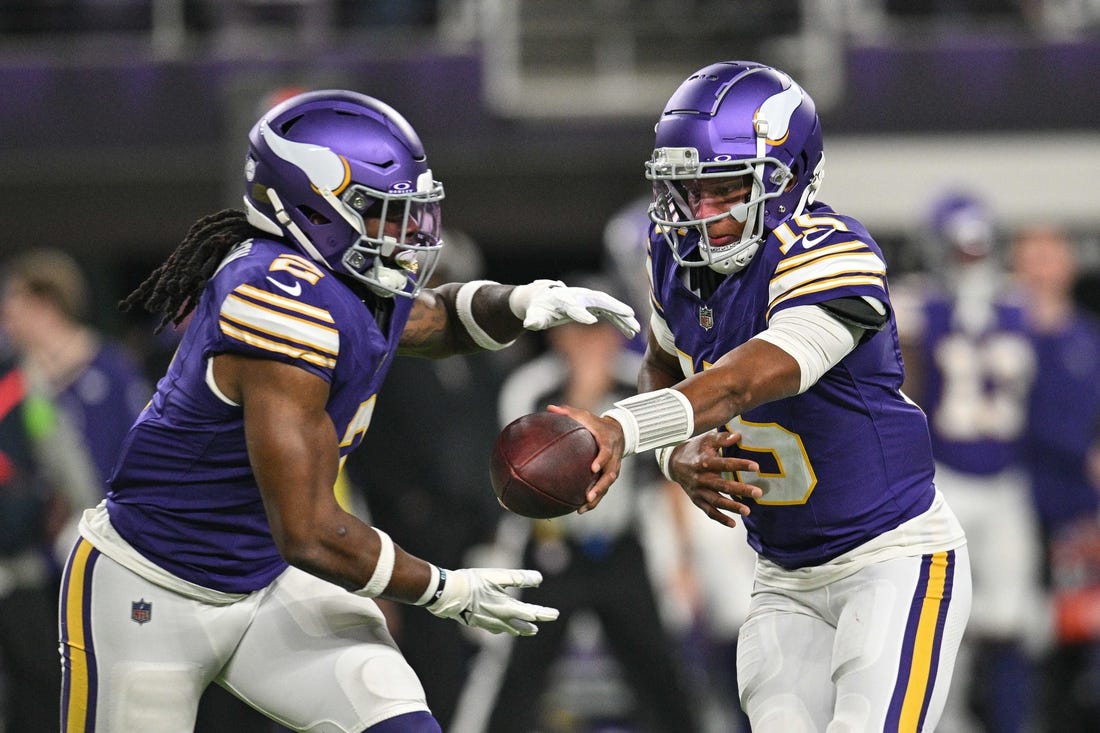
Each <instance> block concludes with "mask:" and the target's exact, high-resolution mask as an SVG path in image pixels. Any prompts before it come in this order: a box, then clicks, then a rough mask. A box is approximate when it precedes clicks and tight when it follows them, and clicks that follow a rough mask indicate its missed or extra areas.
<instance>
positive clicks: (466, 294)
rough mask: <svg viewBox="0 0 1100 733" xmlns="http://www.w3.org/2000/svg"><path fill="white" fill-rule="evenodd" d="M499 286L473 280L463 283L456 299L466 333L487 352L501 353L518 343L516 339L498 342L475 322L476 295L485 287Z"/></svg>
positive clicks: (491, 282) (456, 306)
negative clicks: (474, 306)
mask: <svg viewBox="0 0 1100 733" xmlns="http://www.w3.org/2000/svg"><path fill="white" fill-rule="evenodd" d="M499 284H500V283H497V282H494V281H492V280H471V281H469V282H468V283H463V285H462V287H460V288H459V289H458V295H457V296H456V297H455V310H457V311H458V320H459V321H460V322H461V323H462V325H463V326H464V327H465V328H466V333H468V334H470V338H472V339H473V340H474V343H475V344H477V345H478V346H480V347H481V348H483V349H486V350H487V351H500V350H501V349H504V348H507V347H509V346H511V345H512V344H514V343H515V342H516V341H515V339H512V340H511V341H508V342H506V343H502V342H500V341H497V340H496V339H495V338H493V337H492V336H490V335H489V334H488V333H486V331H485V329H484V328H482V327H481V326H479V325H478V323H477V321H476V320H474V311H473V302H474V293H476V292H477V291H478V290H479V289H481V287H482V286H483V285H499Z"/></svg>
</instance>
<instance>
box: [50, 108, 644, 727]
mask: <svg viewBox="0 0 1100 733" xmlns="http://www.w3.org/2000/svg"><path fill="white" fill-rule="evenodd" d="M249 143H250V145H249V149H248V153H247V156H246V158H245V161H244V163H245V166H244V173H245V188H244V210H243V211H237V210H226V211H223V212H221V213H219V214H216V215H213V216H209V217H206V218H204V219H201V220H200V221H198V222H197V223H196V224H195V226H194V227H193V228H192V230H191V231H190V232H189V233H188V235H187V237H186V238H185V239H184V240H183V242H182V243H181V244H180V246H179V247H178V248H177V249H176V250H175V251H174V252H173V253H172V254H171V255H170V256H169V258H168V259H167V260H166V261H165V262H164V263H163V264H162V265H161V266H160V267H159V268H157V269H156V270H155V271H154V272H153V273H152V274H151V275H150V276H149V277H148V278H147V279H146V280H145V282H143V283H142V284H141V285H140V286H139V287H138V288H137V290H135V291H134V292H133V293H132V294H131V295H130V296H129V297H128V298H127V299H126V300H124V301H123V303H122V305H123V307H130V306H133V305H142V306H144V307H146V308H148V309H149V310H151V311H154V312H160V313H163V319H162V320H161V323H160V326H161V327H164V326H165V325H167V324H169V323H174V324H177V325H180V324H183V323H184V322H185V321H187V325H186V331H185V332H184V334H183V337H182V340H181V342H180V344H179V347H178V349H177V351H176V353H175V356H174V357H173V359H172V362H171V364H170V365H169V367H168V370H167V373H166V374H165V375H164V377H163V378H162V379H161V380H160V382H159V383H158V385H157V389H156V393H155V395H154V396H153V399H152V400H151V402H150V403H149V405H148V406H147V407H146V408H145V410H144V411H143V412H142V413H141V415H139V417H138V419H137V421H136V422H135V424H134V425H133V427H132V428H131V430H130V433H129V435H128V437H127V441H126V444H125V446H124V448H123V451H122V455H121V457H120V459H119V461H118V463H117V464H116V466H115V469H114V471H113V473H112V475H111V478H110V480H109V482H108V492H107V498H106V500H105V501H104V502H103V503H102V504H100V505H99V506H98V507H96V508H94V509H90V510H88V511H87V512H86V513H85V515H84V517H83V519H82V521H81V525H80V533H81V538H80V539H79V540H78V542H77V544H76V546H75V547H74V549H73V551H72V554H71V555H70V559H69V562H68V564H67V566H66V570H65V577H64V581H63V587H62V594H61V606H60V626H61V642H62V647H61V648H62V667H63V693H62V722H63V726H62V727H63V729H64V730H65V731H67V732H69V733H72V732H75V731H93V730H94V731H98V732H99V733H103V732H104V731H119V732H121V731H133V730H157V731H184V730H191V728H192V727H193V725H194V721H195V713H196V707H197V704H198V700H199V696H200V695H201V693H202V691H203V689H204V688H205V687H207V686H208V685H210V684H211V683H214V684H218V685H221V686H222V687H224V688H226V689H228V690H229V691H231V692H232V693H233V694H234V695H236V696H237V697H239V698H240V699H242V700H244V701H245V702H247V703H248V704H249V705H251V706H253V707H254V708H256V709H257V710H260V711H262V712H264V713H265V714H266V715H268V716H269V717H271V718H272V719H273V720H275V721H278V722H279V723H280V724H281V725H283V726H285V727H288V728H291V729H293V730H297V731H316V732H318V733H320V732H321V731H324V732H326V733H328V732H330V731H331V732H340V733H361V732H362V731H368V730H369V731H371V733H395V732H397V731H401V732H404V733H426V732H431V731H434V732H438V731H439V730H440V727H439V725H438V723H437V722H436V720H435V719H434V718H433V717H432V715H431V713H430V712H429V707H428V703H427V701H426V700H425V698H424V693H423V688H422V686H421V684H420V682H419V680H418V679H417V677H416V674H415V672H414V671H413V670H412V669H411V668H410V667H409V665H408V664H407V662H406V661H405V659H404V658H403V657H402V655H401V653H400V651H399V650H398V648H397V646H396V645H395V644H394V642H393V639H392V638H391V636H390V634H389V632H388V631H387V628H386V622H385V619H384V617H383V615H382V613H381V611H380V610H379V608H378V606H377V604H376V603H375V602H374V600H373V599H374V598H377V597H384V598H388V599H391V600H394V601H399V602H403V603H409V604H415V605H419V606H424V607H425V608H426V609H427V611H429V612H431V613H433V614H435V615H436V616H440V617H443V618H451V619H455V620H457V621H459V622H460V623H463V624H466V625H469V626H473V627H479V628H482V629H486V630H488V631H491V632H498V633H500V632H503V633H508V634H513V635H518V636H527V635H531V634H534V633H536V631H537V630H538V626H537V624H538V622H543V621H550V620H553V619H554V618H556V617H557V611H556V610H555V609H552V608H545V607H541V606H536V605H532V604H527V603H523V602H521V601H519V600H517V599H515V598H514V597H512V596H511V595H509V594H508V592H507V590H508V589H509V588H512V587H530V586H533V585H537V584H538V583H539V582H540V580H541V576H540V575H539V574H538V573H537V572H534V571H530V570H516V569H501V568H489V569H460V570H447V569H444V568H440V567H437V566H436V565H434V564H431V563H429V562H426V561H424V560H421V559H419V558H416V557H414V556H412V555H410V554H408V553H406V552H405V551H403V550H402V549H401V548H400V547H398V546H397V545H395V544H394V542H393V541H392V540H391V539H390V538H389V536H388V535H387V534H386V533H385V532H383V531H382V530H380V529H377V528H374V527H371V526H369V525H367V524H365V523H364V522H363V521H361V520H360V519H358V518H357V517H355V516H353V515H352V514H349V513H348V512H346V511H345V510H344V509H342V508H341V506H340V505H339V503H338V502H337V500H336V497H335V495H334V491H333V487H334V484H335V482H336V479H337V474H338V470H339V467H340V465H341V463H342V461H343V459H344V458H345V457H346V456H347V454H348V452H349V451H351V450H352V449H354V448H355V446H356V445H357V444H358V443H359V442H360V441H361V440H363V437H364V433H365V432H366V431H367V428H368V427H369V425H370V418H371V413H372V410H373V408H374V405H375V400H376V397H377V394H378V392H379V390H380V389H381V386H382V382H383V378H384V376H385V374H386V372H387V370H388V369H389V367H390V365H391V363H392V361H393V358H394V356H395V355H397V354H407V355H413V356H421V357H426V358H439V357H444V356H448V355H451V354H457V353H465V352H471V351H474V350H476V349H479V348H480V349H499V348H503V347H505V346H507V345H508V344H510V343H511V341H512V340H513V339H515V338H516V337H517V336H519V335H520V334H521V333H522V332H523V331H524V329H528V330H539V329H544V328H548V327H551V326H555V325H559V324H561V323H565V322H569V321H581V322H586V323H591V322H595V321H596V320H598V318H605V319H607V320H609V321H611V322H612V323H614V324H615V325H616V326H618V327H619V328H620V329H622V330H623V331H624V332H625V333H627V334H628V335H633V333H635V332H636V331H637V330H638V323H637V321H636V320H635V318H634V316H633V312H632V311H631V309H630V308H629V307H627V306H625V305H624V304H622V303H620V302H619V301H617V300H615V299H614V298H612V297H610V296H608V295H606V294H604V293H602V292H597V291H593V290H588V289H585V288H573V287H567V286H565V285H564V284H562V283H560V282H556V281H546V280H539V281H535V282H533V283H529V284H526V285H520V286H510V285H501V284H499V283H494V282H489V281H484V280H475V281H471V282H467V283H452V284H446V285H442V286H440V287H438V288H426V287H423V284H424V283H425V282H426V281H427V280H428V278H429V277H430V275H431V273H432V270H433V268H434V266H435V263H436V261H437V258H438V256H439V254H440V252H441V250H442V248H443V246H444V245H443V242H442V241H440V238H439V235H438V232H439V211H440V200H441V199H442V198H443V186H442V184H441V183H440V182H439V181H437V180H436V179H435V178H434V177H433V176H432V172H431V170H430V169H429V168H428V165H427V159H426V156H425V154H424V149H423V146H422V144H421V142H420V139H419V137H418V136H417V134H416V132H415V131H414V130H413V129H412V127H411V126H410V125H409V123H408V122H407V121H406V120H405V119H404V118H403V117H402V116H401V115H400V114H399V113H398V112H396V111H395V110H394V109H392V108H391V107H389V106H388V105H386V104H384V103H382V102H380V101H378V100H376V99H374V98H371V97H368V96H365V95H362V94H357V93H354V92H349V91H339V90H324V91H317V92H307V93H304V94H301V95H298V96H295V97H292V98H290V99H288V100H286V101H284V102H282V103H281V104H279V105H277V106H276V107H274V108H273V109H271V110H270V111H269V112H267V113H266V114H264V115H263V116H262V117H261V118H260V120H259V121H258V122H257V123H256V125H255V126H254V127H253V129H252V131H251V133H250V135H249ZM432 417H433V416H430V415H425V416H424V436H423V439H424V440H425V441H429V440H432V439H433V437H432V432H433V431H432V425H431V420H432ZM379 439H381V440H385V436H379ZM392 449H393V450H394V451H395V452H399V453H403V454H405V455H406V456H407V460H408V462H409V468H410V470H416V463H417V461H418V460H421V458H420V446H418V445H414V444H410V445H394V446H392ZM394 490H395V491H400V490H401V487H399V486H398V487H394Z"/></svg>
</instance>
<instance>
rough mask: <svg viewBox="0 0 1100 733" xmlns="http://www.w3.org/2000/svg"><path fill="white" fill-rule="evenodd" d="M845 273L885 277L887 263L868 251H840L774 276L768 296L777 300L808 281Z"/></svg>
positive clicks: (769, 286)
mask: <svg viewBox="0 0 1100 733" xmlns="http://www.w3.org/2000/svg"><path fill="white" fill-rule="evenodd" d="M843 275H879V276H883V277H885V275H886V264H885V263H884V262H883V261H882V260H880V259H879V258H878V257H875V256H874V255H873V254H870V253H868V252H857V253H838V254H834V255H830V256H828V257H825V258H822V259H819V260H814V261H813V262H807V263H806V264H805V265H803V266H802V267H798V268H795V269H792V270H788V271H787V272H786V273H784V274H783V275H780V276H778V277H774V278H772V280H771V282H769V283H768V298H769V300H775V299H776V298H778V297H779V296H781V295H783V293H785V292H787V291H788V290H794V289H795V288H798V287H801V286H803V285H805V284H807V283H811V282H816V281H818V280H823V279H826V278H833V277H840V276H843Z"/></svg>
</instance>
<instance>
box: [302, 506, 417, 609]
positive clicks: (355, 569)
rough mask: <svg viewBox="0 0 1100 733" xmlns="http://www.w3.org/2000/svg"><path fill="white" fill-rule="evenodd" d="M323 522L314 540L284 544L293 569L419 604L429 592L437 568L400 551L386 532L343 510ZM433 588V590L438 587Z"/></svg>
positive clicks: (349, 587)
mask: <svg viewBox="0 0 1100 733" xmlns="http://www.w3.org/2000/svg"><path fill="white" fill-rule="evenodd" d="M340 515H342V516H337V517H333V518H332V520H331V521H319V522H317V523H316V524H315V525H314V527H315V530H316V531H315V532H314V533H312V535H311V536H309V537H304V538H301V539H299V540H296V541H289V542H284V543H283V546H282V547H281V550H282V552H283V555H284V558H285V559H286V560H287V562H289V563H290V564H291V565H294V566H295V567H297V568H298V569H300V570H304V571H305V572H307V573H310V574H311V575H316V576H317V577H319V578H323V579H325V580H327V581H329V582H330V583H334V584H336V585H339V586H341V587H342V588H345V589H347V590H349V591H352V592H354V593H358V594H360V595H365V596H369V597H372V598H373V597H383V598H388V599H390V600H394V601H400V602H402V603H416V602H417V601H418V600H420V599H421V598H422V597H423V596H424V594H425V591H426V590H427V588H428V585H429V583H430V582H431V580H432V577H433V575H435V577H436V578H437V579H438V575H437V574H434V573H433V571H432V566H431V565H430V564H429V563H428V562H425V561H424V560H421V559H420V558H418V557H415V556H414V555H411V554H409V553H408V552H406V551H405V550H403V549H402V548H401V547H399V546H398V545H397V544H396V543H395V542H393V540H392V539H390V538H389V536H388V535H386V534H385V533H384V532H382V531H381V530H377V529H375V528H373V527H370V526H368V525H367V524H365V523H363V522H362V521H360V520H359V519H358V518H356V517H354V516H353V515H351V514H346V513H343V512H340ZM433 587H434V586H433Z"/></svg>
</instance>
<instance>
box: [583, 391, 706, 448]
mask: <svg viewBox="0 0 1100 733" xmlns="http://www.w3.org/2000/svg"><path fill="white" fill-rule="evenodd" d="M603 417H610V418H612V419H614V420H617V421H618V422H619V424H620V425H622V426H623V436H624V437H625V438H626V448H625V450H624V451H623V455H627V456H628V455H631V454H633V453H642V452H644V451H647V450H652V449H653V448H659V447H660V446H662V445H669V444H675V443H682V442H683V441H685V440H687V439H688V438H690V437H691V436H692V434H693V433H694V432H695V409H694V408H693V407H692V406H691V402H690V401H689V400H688V398H687V397H686V396H685V395H684V393H683V392H679V391H677V390H675V389H659V390H657V391H655V392H643V393H642V394H639V395H634V396H633V397H627V398H626V399H625V400H619V401H618V402H616V403H615V406H614V407H612V408H611V409H610V410H608V411H607V412H605V413H604V414H603Z"/></svg>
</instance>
